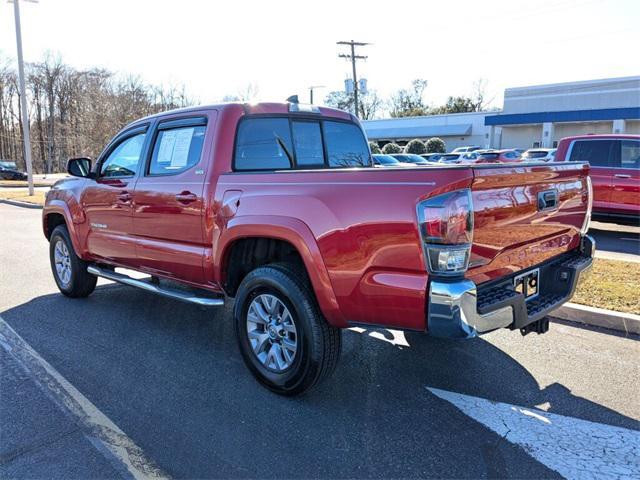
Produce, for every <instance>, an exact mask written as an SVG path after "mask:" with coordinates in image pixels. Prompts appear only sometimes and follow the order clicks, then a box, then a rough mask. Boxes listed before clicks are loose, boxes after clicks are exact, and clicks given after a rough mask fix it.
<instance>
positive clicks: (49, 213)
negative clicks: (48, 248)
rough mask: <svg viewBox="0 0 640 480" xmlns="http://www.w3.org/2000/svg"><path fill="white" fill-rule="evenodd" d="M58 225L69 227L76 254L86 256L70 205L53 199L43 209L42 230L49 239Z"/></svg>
mask: <svg viewBox="0 0 640 480" xmlns="http://www.w3.org/2000/svg"><path fill="white" fill-rule="evenodd" d="M58 225H65V226H66V227H67V230H68V231H69V236H70V237H71V242H72V243H73V249H74V250H75V251H76V255H78V256H79V257H81V258H82V257H84V252H83V250H82V249H81V248H80V242H79V239H78V231H77V229H76V225H75V223H74V221H73V216H72V214H71V210H70V209H69V206H68V205H67V204H66V203H65V202H63V201H61V200H53V201H51V202H50V203H48V204H47V205H46V206H45V208H44V209H43V211H42V231H43V233H44V236H45V238H46V239H47V240H49V239H50V238H51V234H52V233H53V230H54V229H55V228H56V227H57V226H58Z"/></svg>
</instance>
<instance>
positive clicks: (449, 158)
mask: <svg viewBox="0 0 640 480" xmlns="http://www.w3.org/2000/svg"><path fill="white" fill-rule="evenodd" d="M459 159H460V155H458V154H455V155H453V154H448V155H442V156H441V157H440V161H441V162H451V161H454V160H459Z"/></svg>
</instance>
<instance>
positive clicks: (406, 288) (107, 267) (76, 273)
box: [42, 103, 595, 395]
mask: <svg viewBox="0 0 640 480" xmlns="http://www.w3.org/2000/svg"><path fill="white" fill-rule="evenodd" d="M68 171H69V173H70V174H71V175H73V177H72V178H69V179H65V180H63V181H60V182H58V183H57V184H56V185H55V186H54V187H53V188H52V189H51V191H50V192H49V193H48V195H47V200H46V205H45V207H44V210H43V217H42V218H43V228H44V234H45V236H46V237H47V239H49V242H50V257H51V267H52V271H53V275H54V278H55V281H56V283H57V285H58V287H59V289H60V291H61V292H62V293H63V294H65V295H67V296H69V297H84V296H87V295H89V294H90V293H91V292H92V291H93V289H94V288H95V285H96V277H104V278H107V279H111V280H114V281H116V282H121V283H124V284H127V285H131V286H135V287H139V288H143V289H145V290H147V291H150V292H154V293H157V294H160V295H164V296H167V297H171V298H175V299H178V300H183V301H186V302H190V303H195V304H198V305H205V306H218V305H222V304H223V303H224V301H225V300H226V299H234V310H233V317H234V323H235V329H236V333H237V339H238V344H239V347H240V351H241V354H242V356H243V359H244V361H245V362H246V364H247V366H248V368H249V369H250V370H251V372H252V373H253V374H254V375H255V376H256V378H257V379H258V380H259V381H260V382H262V383H263V384H264V385H265V386H267V387H268V388H270V389H271V390H273V391H275V392H278V393H280V394H287V395H293V394H297V393H300V392H303V391H305V390H307V389H308V388H310V387H312V386H313V385H315V384H317V383H318V382H319V380H321V379H322V378H324V377H326V376H327V375H329V374H330V373H331V372H332V370H333V369H334V367H335V366H336V363H337V361H338V356H339V353H340V346H341V329H343V328H348V327H351V326H356V325H367V326H372V327H384V328H395V329H404V330H413V331H419V332H427V333H430V334H432V335H437V336H442V337H450V338H471V337H474V336H476V335H478V334H481V333H485V332H489V331H492V330H495V329H498V328H509V329H512V330H520V331H521V333H523V334H527V333H529V332H537V333H544V332H545V331H547V329H548V325H549V323H548V320H547V319H546V317H545V315H546V314H547V313H548V312H549V311H551V310H552V309H554V308H556V307H557V306H559V305H560V304H562V303H563V302H565V301H567V300H568V299H569V298H570V297H571V296H572V294H573V291H574V289H575V286H576V283H577V281H578V277H579V276H580V274H581V273H582V272H583V271H584V270H585V269H587V268H588V267H589V266H590V265H591V262H592V256H593V253H594V248H595V246H594V242H593V240H592V239H591V238H590V237H589V236H587V235H586V231H587V228H588V223H589V217H590V206H591V197H590V195H591V192H590V188H589V181H588V173H589V167H588V165H587V164H585V163H576V162H565V163H564V164H548V163H541V164H517V165H499V166H498V165H478V166H468V165H456V166H448V165H444V166H443V165H436V164H434V165H427V166H416V167H415V168H395V169H394V168H387V169H379V168H374V165H373V162H372V159H371V154H370V151H369V147H368V144H367V141H366V138H365V135H364V133H363V131H362V128H361V126H360V124H359V122H358V121H357V119H356V118H355V117H354V116H352V115H351V114H349V113H346V112H342V111H339V110H333V109H329V108H318V107H312V106H305V105H300V104H297V103H263V104H253V105H243V104H225V105H213V106H209V107H198V108H188V109H182V110H176V111H171V112H167V113H162V114H158V115H154V116H151V117H147V118H144V119H141V120H138V121H136V122H133V123H132V124H130V125H128V126H127V127H125V128H124V129H123V130H122V131H121V132H120V133H118V134H117V135H116V136H115V138H114V139H113V140H112V141H111V143H109V145H108V146H107V147H106V148H105V150H104V151H103V153H102V154H101V155H100V156H99V157H98V159H97V161H96V162H95V164H93V165H92V162H91V160H90V159H87V158H78V159H72V160H70V161H69V164H68ZM122 269H127V270H135V271H137V272H143V273H146V274H147V275H149V278H147V279H140V278H138V277H139V275H129V274H127V273H126V272H123V271H122Z"/></svg>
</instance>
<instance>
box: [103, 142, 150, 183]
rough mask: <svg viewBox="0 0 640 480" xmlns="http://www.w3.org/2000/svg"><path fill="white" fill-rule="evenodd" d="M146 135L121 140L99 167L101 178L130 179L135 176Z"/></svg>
mask: <svg viewBox="0 0 640 480" xmlns="http://www.w3.org/2000/svg"><path fill="white" fill-rule="evenodd" d="M146 135H147V134H146V133H139V134H138V135H134V136H133V137H129V138H127V139H126V140H123V141H122V142H121V143H120V144H119V145H118V146H117V147H116V148H115V149H114V150H112V151H111V153H110V154H109V156H108V157H107V158H106V159H105V160H104V161H103V162H102V165H101V166H100V176H101V177H110V178H112V177H131V176H133V175H135V174H136V171H137V169H138V163H140V154H141V153H142V147H143V145H144V139H145V137H146Z"/></svg>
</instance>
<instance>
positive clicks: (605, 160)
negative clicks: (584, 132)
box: [569, 140, 615, 167]
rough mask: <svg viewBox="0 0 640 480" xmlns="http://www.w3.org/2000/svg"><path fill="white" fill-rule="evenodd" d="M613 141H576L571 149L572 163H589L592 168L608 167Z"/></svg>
mask: <svg viewBox="0 0 640 480" xmlns="http://www.w3.org/2000/svg"><path fill="white" fill-rule="evenodd" d="M614 143H615V141H613V140H577V141H576V142H575V143H574V144H573V148H572V149H571V158H570V159H569V160H570V161H572V162H589V165H591V166H592V167H608V166H609V158H610V156H611V153H612V151H613V146H614Z"/></svg>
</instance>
